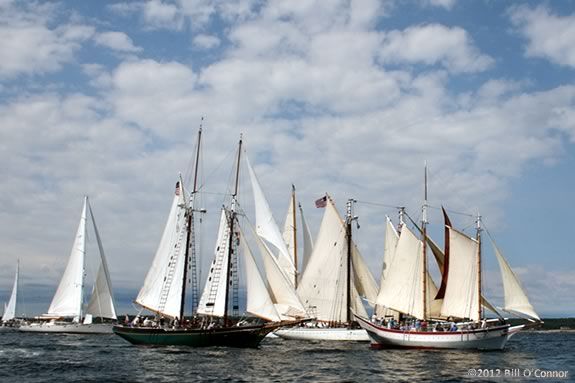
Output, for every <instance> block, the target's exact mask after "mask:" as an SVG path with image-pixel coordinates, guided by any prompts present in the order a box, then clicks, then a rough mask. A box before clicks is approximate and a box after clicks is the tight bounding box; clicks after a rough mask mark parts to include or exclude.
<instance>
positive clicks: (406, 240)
mask: <svg viewBox="0 0 575 383" xmlns="http://www.w3.org/2000/svg"><path fill="white" fill-rule="evenodd" d="M422 253H423V242H422V241H421V240H420V239H419V238H417V237H416V236H415V235H414V234H413V232H412V231H411V230H409V228H408V227H407V226H404V227H403V228H402V230H401V235H400V236H399V241H398V243H397V246H396V249H395V253H394V255H393V259H392V261H391V262H390V263H389V264H387V273H386V276H385V279H384V280H383V281H382V284H381V288H380V290H379V294H378V296H377V300H376V303H377V304H378V305H380V306H384V307H387V308H390V309H393V310H396V311H399V312H402V313H405V314H409V315H412V316H414V317H416V318H423V317H424V315H423V281H422V276H421V275H422V272H423V270H422V267H423V265H422Z"/></svg>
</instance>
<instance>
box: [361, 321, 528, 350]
mask: <svg viewBox="0 0 575 383" xmlns="http://www.w3.org/2000/svg"><path fill="white" fill-rule="evenodd" d="M356 318H357V320H358V322H359V324H360V326H361V327H363V328H364V329H365V330H366V331H367V333H368V334H369V337H370V338H371V344H372V347H374V348H378V347H382V348H436V349H475V350H502V349H503V348H504V347H505V343H507V340H508V339H509V338H510V337H511V336H512V335H514V334H516V333H517V332H518V331H519V330H520V328H518V327H523V326H516V327H510V326H509V325H508V324H505V325H502V326H495V327H488V328H485V329H477V330H469V331H454V332H415V331H403V330H393V329H387V328H385V327H382V326H378V325H376V324H374V323H371V322H370V321H368V320H366V319H364V318H360V317H356Z"/></svg>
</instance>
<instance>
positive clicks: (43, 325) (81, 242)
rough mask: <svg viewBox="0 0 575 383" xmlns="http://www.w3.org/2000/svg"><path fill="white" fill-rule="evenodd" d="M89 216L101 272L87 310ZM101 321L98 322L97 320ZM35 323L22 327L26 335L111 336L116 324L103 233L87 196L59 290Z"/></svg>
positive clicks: (96, 279) (95, 282)
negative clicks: (85, 275) (113, 326)
mask: <svg viewBox="0 0 575 383" xmlns="http://www.w3.org/2000/svg"><path fill="white" fill-rule="evenodd" d="M88 214H89V215H90V218H91V222H92V227H93V228H94V234H95V237H96V241H97V244H98V252H99V259H98V263H99V266H98V272H97V274H96V278H95V281H94V286H93V289H92V294H91V297H90V300H89V301H88V305H87V306H86V308H84V270H85V263H86V260H85V258H86V236H87V215H88ZM95 318H98V319H99V321H98V322H94V319H95ZM37 319H39V320H40V321H39V322H34V323H31V324H28V325H23V326H21V327H20V331H24V332H53V333H77V334H110V333H112V323H111V321H115V320H116V319H117V317H116V309H115V306H114V299H113V294H112V283H111V281H110V273H109V271H108V264H107V262H106V257H105V255H104V249H103V246H102V241H101V238H100V233H99V232H98V228H97V226H96V220H95V218H94V214H93V212H92V207H91V206H90V203H89V201H88V197H87V196H86V197H84V206H83V208H82V215H81V217H80V224H79V225H78V230H77V232H76V238H75V240H74V245H73V246H72V252H71V254H70V257H69V259H68V264H67V266H66V270H65V271H64V275H62V279H61V280H60V284H59V285H58V289H57V290H56V293H55V294H54V297H53V298H52V303H51V304H50V307H49V309H48V312H47V313H46V314H43V315H42V316H40V317H38V318H37Z"/></svg>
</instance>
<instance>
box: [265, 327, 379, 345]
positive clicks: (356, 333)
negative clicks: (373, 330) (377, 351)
mask: <svg viewBox="0 0 575 383" xmlns="http://www.w3.org/2000/svg"><path fill="white" fill-rule="evenodd" d="M274 334H276V335H277V336H279V337H281V338H284V339H294V340H330V341H351V342H369V340H370V338H369V336H368V335H367V332H366V331H365V330H364V329H361V328H360V329H348V328H339V327H337V328H336V327H334V328H329V327H328V328H314V327H288V328H281V329H279V330H277V331H275V332H274Z"/></svg>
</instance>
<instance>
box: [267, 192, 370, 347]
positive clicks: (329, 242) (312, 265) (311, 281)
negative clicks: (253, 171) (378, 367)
mask: <svg viewBox="0 0 575 383" xmlns="http://www.w3.org/2000/svg"><path fill="white" fill-rule="evenodd" d="M318 201H319V202H318ZM318 201H316V206H318V207H322V208H325V213H324V216H323V219H322V223H321V226H320V231H319V234H318V237H317V240H316V243H315V245H314V248H313V251H312V253H311V256H310V258H309V261H308V263H307V265H306V268H305V271H304V273H303V275H302V278H301V281H300V283H299V285H298V288H297V292H298V295H299V296H300V298H301V300H302V301H303V303H304V306H305V307H306V310H307V312H308V313H309V315H310V316H311V317H314V318H315V321H312V322H308V323H306V324H304V325H303V326H295V327H290V328H282V329H279V330H277V331H276V332H275V334H276V335H278V336H280V337H282V338H284V339H299V340H335V341H364V342H367V341H369V337H368V336H367V333H366V332H365V331H364V330H363V329H361V328H359V326H357V323H356V322H355V321H354V318H353V316H352V311H353V312H357V313H360V314H362V315H363V316H367V312H366V310H365V307H364V306H363V302H362V297H363V298H365V299H366V300H367V301H368V302H374V301H375V298H376V295H377V285H376V283H375V280H374V278H373V276H372V275H371V273H370V272H369V270H368V268H367V265H366V264H365V261H364V260H363V257H362V256H361V254H360V252H359V249H358V248H357V246H356V245H355V243H354V242H353V239H352V223H353V221H355V220H356V219H357V217H354V216H353V214H352V206H353V203H354V200H352V199H350V200H348V202H347V214H346V218H345V220H343V219H342V218H341V216H340V215H339V213H338V211H337V209H336V207H335V204H334V203H333V201H332V199H331V197H330V196H329V195H326V196H324V197H322V198H321V199H320V200H318Z"/></svg>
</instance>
